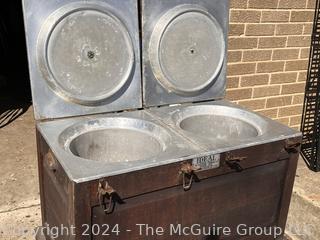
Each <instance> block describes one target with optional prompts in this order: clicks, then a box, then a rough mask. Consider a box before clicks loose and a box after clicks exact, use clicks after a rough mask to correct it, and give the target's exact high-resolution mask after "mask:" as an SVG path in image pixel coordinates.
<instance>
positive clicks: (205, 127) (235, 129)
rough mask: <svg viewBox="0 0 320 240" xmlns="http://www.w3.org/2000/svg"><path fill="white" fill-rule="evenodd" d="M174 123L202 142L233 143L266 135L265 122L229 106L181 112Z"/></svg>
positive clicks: (192, 108)
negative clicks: (203, 140)
mask: <svg viewBox="0 0 320 240" xmlns="http://www.w3.org/2000/svg"><path fill="white" fill-rule="evenodd" d="M173 119H174V121H175V123H176V125H177V127H179V128H180V129H182V130H183V131H186V132H188V133H191V134H192V135H196V136H200V137H202V138H209V139H218V140H225V141H234V140H244V139H250V138H254V137H257V136H259V135H261V134H263V132H264V121H263V119H262V118H260V117H259V116H258V115H255V114H253V113H250V112H247V111H244V110H242V109H238V108H232V107H227V106H219V105H215V106H214V105H211V106H210V105H202V106H201V105H200V106H199V105H198V106H190V107H186V108H182V109H179V110H178V111H177V112H176V113H175V114H174V115H173Z"/></svg>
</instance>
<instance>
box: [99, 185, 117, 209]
mask: <svg viewBox="0 0 320 240" xmlns="http://www.w3.org/2000/svg"><path fill="white" fill-rule="evenodd" d="M115 194H116V191H115V190H114V189H113V188H112V187H111V186H110V185H109V183H108V182H107V181H104V180H100V181H99V185H98V192H97V195H98V198H99V203H100V206H101V207H102V208H103V211H104V212H105V213H106V214H110V213H112V212H113V210H114V206H115V202H114V199H113V197H114V195H115ZM106 198H107V200H108V201H107V202H108V207H107V206H106V202H105V200H106Z"/></svg>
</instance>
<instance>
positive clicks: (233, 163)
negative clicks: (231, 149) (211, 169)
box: [226, 153, 247, 172]
mask: <svg viewBox="0 0 320 240" xmlns="http://www.w3.org/2000/svg"><path fill="white" fill-rule="evenodd" d="M245 159H247V157H240V156H234V155H233V154H232V153H227V155H226V164H227V165H228V166H229V167H230V168H231V169H233V170H235V171H237V172H242V171H243V168H242V166H241V164H240V162H241V161H243V160H245Z"/></svg>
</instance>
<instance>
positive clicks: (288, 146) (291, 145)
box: [284, 140, 301, 153]
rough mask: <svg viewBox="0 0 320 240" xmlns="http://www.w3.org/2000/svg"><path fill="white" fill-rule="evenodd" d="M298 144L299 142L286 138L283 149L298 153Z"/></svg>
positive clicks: (299, 144)
mask: <svg viewBox="0 0 320 240" xmlns="http://www.w3.org/2000/svg"><path fill="white" fill-rule="evenodd" d="M300 146H301V143H300V142H292V141H290V140H286V143H285V147H284V149H285V150H286V151H287V153H298V152H299V148H300Z"/></svg>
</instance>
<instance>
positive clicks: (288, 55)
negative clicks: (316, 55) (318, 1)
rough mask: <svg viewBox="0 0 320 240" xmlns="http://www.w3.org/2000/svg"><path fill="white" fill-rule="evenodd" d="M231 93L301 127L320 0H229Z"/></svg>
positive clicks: (231, 96) (230, 96) (245, 103)
mask: <svg viewBox="0 0 320 240" xmlns="http://www.w3.org/2000/svg"><path fill="white" fill-rule="evenodd" d="M230 1H231V10H230V29H229V35H230V36H229V63H228V89H227V98H228V99H229V100H232V101H235V102H237V103H239V104H240V105H243V106H245V107H247V108H250V109H252V110H254V111H257V112H259V113H261V114H263V115H265V116H268V117H271V118H273V119H276V120H278V121H280V122H282V123H284V124H286V125H289V126H290V127H293V128H299V125H300V119H301V112H302V104H303V96H304V95H303V93H304V86H305V80H306V74H307V71H306V70H307V67H308V57H309V46H310V41H311V40H310V36H311V30H312V21H313V15H314V6H315V0H230Z"/></svg>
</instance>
